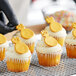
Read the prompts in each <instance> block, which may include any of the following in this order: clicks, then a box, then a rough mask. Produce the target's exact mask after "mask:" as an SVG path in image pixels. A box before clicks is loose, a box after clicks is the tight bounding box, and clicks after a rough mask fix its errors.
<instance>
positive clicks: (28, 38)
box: [14, 24, 36, 54]
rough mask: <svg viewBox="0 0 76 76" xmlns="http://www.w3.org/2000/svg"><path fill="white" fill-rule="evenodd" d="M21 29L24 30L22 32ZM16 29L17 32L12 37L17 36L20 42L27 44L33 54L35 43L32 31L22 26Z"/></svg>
mask: <svg viewBox="0 0 76 76" xmlns="http://www.w3.org/2000/svg"><path fill="white" fill-rule="evenodd" d="M21 28H24V30H21ZM17 29H18V30H19V31H18V32H17V33H16V34H14V36H18V37H19V38H20V40H21V41H22V42H24V43H25V44H27V45H28V47H29V49H30V51H31V53H32V54H33V52H34V47H35V41H36V37H35V33H34V32H33V31H32V30H30V29H28V28H25V27H24V26H23V25H22V24H20V25H18V26H17Z"/></svg>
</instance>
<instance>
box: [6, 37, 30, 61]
mask: <svg viewBox="0 0 76 76" xmlns="http://www.w3.org/2000/svg"><path fill="white" fill-rule="evenodd" d="M11 41H12V42H11V43H10V44H9V47H8V49H7V50H8V51H7V52H6V55H7V57H8V58H9V57H10V58H13V59H15V58H16V59H20V60H21V59H22V60H25V59H28V58H29V57H31V53H30V51H29V48H28V46H27V45H26V44H25V43H23V42H21V41H20V39H19V38H18V37H13V38H12V40H11Z"/></svg>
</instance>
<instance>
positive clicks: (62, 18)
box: [50, 10, 76, 27]
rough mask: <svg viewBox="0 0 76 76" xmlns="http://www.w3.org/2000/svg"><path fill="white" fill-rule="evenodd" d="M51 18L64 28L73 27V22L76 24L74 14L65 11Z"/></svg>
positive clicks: (58, 12) (56, 13)
mask: <svg viewBox="0 0 76 76" xmlns="http://www.w3.org/2000/svg"><path fill="white" fill-rule="evenodd" d="M50 16H52V17H54V18H55V20H56V21H57V22H59V23H61V24H62V25H63V26H66V27H68V26H71V24H72V23H73V22H76V18H75V17H76V15H75V14H74V13H73V12H69V11H65V10H62V11H57V12H55V13H54V14H51V15H50Z"/></svg>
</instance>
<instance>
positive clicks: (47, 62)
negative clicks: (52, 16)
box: [36, 30, 62, 66]
mask: <svg viewBox="0 0 76 76" xmlns="http://www.w3.org/2000/svg"><path fill="white" fill-rule="evenodd" d="M41 34H42V36H43V37H44V38H43V40H41V41H38V43H37V46H36V52H37V56H38V60H39V64H40V65H42V66H56V65H58V64H59V63H60V58H61V52H62V49H61V45H60V44H58V42H57V40H56V39H55V38H53V37H51V36H49V35H48V32H47V31H45V30H43V31H42V32H41Z"/></svg>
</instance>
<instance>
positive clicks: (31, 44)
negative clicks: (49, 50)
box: [27, 42, 35, 54]
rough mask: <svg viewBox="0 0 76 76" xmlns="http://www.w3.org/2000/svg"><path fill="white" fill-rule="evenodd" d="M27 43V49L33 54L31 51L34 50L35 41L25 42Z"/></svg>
mask: <svg viewBox="0 0 76 76" xmlns="http://www.w3.org/2000/svg"><path fill="white" fill-rule="evenodd" d="M27 45H28V47H29V50H30V52H31V54H33V52H34V47H35V43H34V42H33V43H29V44H27Z"/></svg>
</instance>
